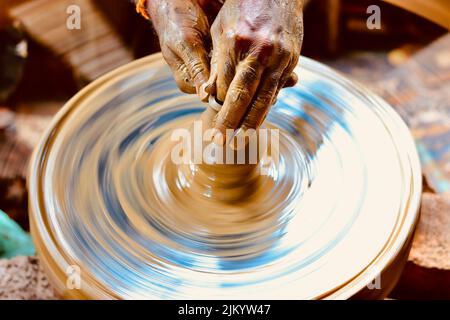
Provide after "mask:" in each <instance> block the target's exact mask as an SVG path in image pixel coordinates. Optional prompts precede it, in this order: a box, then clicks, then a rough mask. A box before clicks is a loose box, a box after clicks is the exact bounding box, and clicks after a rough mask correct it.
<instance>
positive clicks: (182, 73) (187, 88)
mask: <svg viewBox="0 0 450 320" xmlns="http://www.w3.org/2000/svg"><path fill="white" fill-rule="evenodd" d="M161 52H162V54H163V57H164V59H165V60H166V62H167V64H168V65H169V67H170V69H172V74H173V77H174V79H175V82H176V83H177V85H178V88H180V90H181V91H182V92H184V93H195V86H194V84H193V83H192V82H191V77H190V75H189V72H188V69H187V67H186V65H185V64H184V62H183V60H181V58H180V57H178V56H177V55H176V54H175V53H174V52H173V51H172V50H170V49H168V48H163V49H161Z"/></svg>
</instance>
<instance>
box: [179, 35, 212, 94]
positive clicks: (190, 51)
mask: <svg viewBox="0 0 450 320" xmlns="http://www.w3.org/2000/svg"><path fill="white" fill-rule="evenodd" d="M178 51H179V56H180V58H181V59H182V60H183V62H184V64H185V65H186V67H187V71H188V74H189V76H190V80H191V82H192V83H193V84H194V86H195V88H196V91H197V93H198V94H200V92H201V91H200V88H201V86H202V85H203V84H204V83H206V82H207V81H208V78H209V58H208V54H207V52H206V49H205V47H204V46H203V43H199V42H193V44H188V43H183V44H182V45H179V50H178Z"/></svg>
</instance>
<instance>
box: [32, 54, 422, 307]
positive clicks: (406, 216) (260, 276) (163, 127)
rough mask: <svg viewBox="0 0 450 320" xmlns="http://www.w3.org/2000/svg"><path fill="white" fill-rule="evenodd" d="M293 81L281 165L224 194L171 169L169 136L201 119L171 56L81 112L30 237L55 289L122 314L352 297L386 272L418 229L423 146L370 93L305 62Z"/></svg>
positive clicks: (91, 98)
mask: <svg viewBox="0 0 450 320" xmlns="http://www.w3.org/2000/svg"><path fill="white" fill-rule="evenodd" d="M297 69H298V70H297V73H298V74H299V75H300V82H299V84H298V85H297V86H295V87H294V88H290V89H285V90H283V91H282V92H281V93H280V96H279V98H278V101H277V104H276V105H275V106H274V107H273V108H272V111H271V112H270V114H269V117H268V119H267V121H266V125H267V126H268V127H270V128H277V129H279V130H280V147H279V150H280V161H279V165H278V166H272V164H270V163H269V164H267V163H266V164H265V165H266V166H268V172H269V174H268V175H265V176H264V177H257V178H255V179H256V180H254V181H257V183H256V182H255V183H253V184H252V183H251V181H250V180H249V181H250V182H249V185H245V186H243V185H233V184H231V185H226V186H224V188H225V189H223V190H219V191H218V189H214V188H212V187H210V185H209V184H208V181H213V180H217V179H219V178H220V177H218V176H208V177H205V178H204V179H202V181H203V182H202V184H201V185H200V186H197V187H195V188H194V184H195V183H197V182H196V181H197V180H196V176H198V175H199V174H200V173H199V171H198V170H197V169H198V168H196V167H195V166H178V165H175V164H174V163H173V162H171V161H170V151H171V148H170V147H171V146H172V145H171V144H170V143H168V142H167V138H166V137H167V134H168V133H170V132H171V130H173V129H174V128H178V127H182V126H187V125H189V123H190V122H192V121H193V120H194V119H196V118H197V117H198V116H199V114H200V113H201V112H202V111H203V110H204V108H205V105H202V104H201V103H200V102H198V100H197V98H196V97H195V96H189V95H185V94H182V93H181V92H179V91H178V89H177V88H176V85H175V82H174V81H173V79H172V77H171V75H170V71H169V69H168V67H167V66H166V65H165V64H164V63H163V62H162V58H161V56H160V55H154V56H150V57H148V58H145V59H143V60H139V61H136V62H134V63H132V64H130V65H128V66H125V67H123V68H121V69H119V70H117V71H114V72H113V73H111V74H108V75H106V76H105V77H103V78H101V79H99V80H97V81H96V82H94V83H93V84H91V85H90V86H88V87H87V88H86V89H84V90H83V91H81V92H80V93H79V94H77V95H76V96H75V97H74V98H73V99H72V100H71V101H69V102H68V104H67V105H66V106H65V108H64V109H63V110H62V111H61V112H60V114H59V115H58V117H57V118H56V119H55V121H54V123H53V125H52V128H51V129H50V130H49V131H48V132H47V134H46V136H45V137H44V139H43V140H42V142H41V144H40V146H39V148H38V149H37V150H36V152H35V154H34V160H33V164H32V169H31V175H30V181H29V187H30V194H31V196H30V204H31V222H32V232H33V236H34V239H35V240H36V243H37V248H38V250H39V253H40V255H41V256H42V259H43V261H44V264H45V265H46V268H47V269H48V270H49V273H51V274H52V275H53V276H52V281H53V283H54V284H55V286H56V287H57V289H58V290H59V291H60V292H62V293H63V294H65V295H67V296H69V297H70V296H83V297H89V298H124V299H130V298H156V299H160V298H163V299H164V298H174V299H184V298H186V299H201V298H205V299H212V298H225V299H227V298H232V299H247V298H249V299H255V298H269V299H270V298H272V299H273V298H275V299H279V298H295V299H298V298H319V297H327V296H328V295H330V294H333V293H336V292H338V293H339V295H338V297H349V296H350V295H352V294H354V293H355V290H356V291H357V290H360V289H361V288H362V287H364V285H365V282H364V281H366V282H368V281H370V280H371V279H372V277H373V276H374V275H376V274H377V273H378V272H381V271H383V270H384V268H385V267H386V266H387V265H388V264H389V262H390V261H392V259H394V258H395V256H396V255H397V254H398V252H399V250H400V249H401V248H402V246H404V245H405V242H406V239H407V238H408V237H409V235H410V233H411V230H412V228H413V226H414V223H415V221H416V218H417V207H418V201H419V195H420V188H421V181H420V167H419V163H418V160H417V154H416V151H415V148H414V143H413V141H412V139H411V137H410V135H409V133H408V130H407V128H406V127H405V125H404V124H403V122H402V121H401V120H400V118H399V117H398V116H397V115H396V114H395V113H394V112H393V111H392V110H391V109H390V107H389V106H388V105H386V104H385V103H384V102H383V101H382V100H380V99H379V98H377V97H375V96H374V95H372V94H371V93H369V92H367V91H366V90H365V89H362V88H359V87H358V86H357V85H353V84H351V83H350V82H349V81H347V80H345V79H344V78H343V77H341V76H340V75H338V74H336V73H334V72H333V71H331V70H330V69H328V68H326V67H324V66H322V65H321V64H319V63H317V62H314V61H312V60H309V59H307V58H303V57H302V58H301V62H300V64H299V66H298V67H297ZM252 181H253V180H252ZM226 194H232V195H235V197H234V198H233V199H232V200H233V201H230V199H225V200H224V199H223V198H221V197H223V196H224V195H226ZM256 195H257V196H256ZM236 197H237V198H236ZM218 201H221V206H217V203H218ZM69 266H78V267H79V270H80V272H81V280H82V281H81V288H80V289H79V290H78V293H73V292H72V291H70V290H68V289H67V286H66V282H67V274H66V271H67V270H68V269H67V268H68V267H69ZM350 287H351V288H352V289H349V288H350Z"/></svg>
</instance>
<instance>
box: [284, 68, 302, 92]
mask: <svg viewBox="0 0 450 320" xmlns="http://www.w3.org/2000/svg"><path fill="white" fill-rule="evenodd" d="M297 82H298V76H297V74H296V73H295V72H292V73H291V74H290V75H289V77H288V78H287V80H286V81H285V82H284V84H283V88H289V87H293V86H295V85H296V84H297Z"/></svg>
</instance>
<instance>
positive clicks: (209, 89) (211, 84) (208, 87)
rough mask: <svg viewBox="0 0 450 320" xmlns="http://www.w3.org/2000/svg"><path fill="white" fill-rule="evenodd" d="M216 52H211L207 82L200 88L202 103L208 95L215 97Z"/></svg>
mask: <svg viewBox="0 0 450 320" xmlns="http://www.w3.org/2000/svg"><path fill="white" fill-rule="evenodd" d="M217 57H218V53H217V50H213V52H212V57H211V66H210V74H209V79H208V81H207V82H206V83H205V84H204V85H203V86H202V88H201V89H200V91H202V98H204V99H202V101H204V102H206V101H207V100H208V98H209V96H210V95H214V96H215V95H216V79H217Z"/></svg>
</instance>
